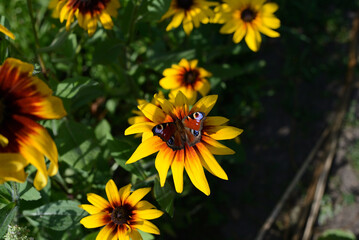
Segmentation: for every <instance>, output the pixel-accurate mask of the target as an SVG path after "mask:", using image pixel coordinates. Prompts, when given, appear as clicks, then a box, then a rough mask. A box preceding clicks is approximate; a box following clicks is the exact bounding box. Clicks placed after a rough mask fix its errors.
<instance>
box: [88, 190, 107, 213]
mask: <svg viewBox="0 0 359 240" xmlns="http://www.w3.org/2000/svg"><path fill="white" fill-rule="evenodd" d="M87 200H88V201H89V202H90V203H91V204H92V205H94V206H95V207H98V208H99V209H101V210H103V209H105V208H108V207H111V205H110V203H109V202H108V201H106V200H105V199H104V198H103V197H101V196H99V195H97V194H94V193H88V194H87Z"/></svg>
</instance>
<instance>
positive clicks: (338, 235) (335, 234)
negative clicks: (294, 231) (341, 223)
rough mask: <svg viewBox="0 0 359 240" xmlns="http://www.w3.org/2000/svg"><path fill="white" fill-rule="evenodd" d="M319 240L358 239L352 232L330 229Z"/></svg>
mask: <svg viewBox="0 0 359 240" xmlns="http://www.w3.org/2000/svg"><path fill="white" fill-rule="evenodd" d="M318 240H356V237H355V235H354V233H353V232H352V231H350V230H342V229H329V230H326V231H325V232H324V233H322V235H320V236H319V238H318Z"/></svg>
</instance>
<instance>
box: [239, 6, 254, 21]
mask: <svg viewBox="0 0 359 240" xmlns="http://www.w3.org/2000/svg"><path fill="white" fill-rule="evenodd" d="M256 16H257V13H256V12H255V11H253V10H252V9H250V8H246V9H244V10H243V11H242V12H241V18H242V20H243V21H245V22H252V21H253V20H254V19H255V18H256Z"/></svg>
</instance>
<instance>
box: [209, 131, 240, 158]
mask: <svg viewBox="0 0 359 240" xmlns="http://www.w3.org/2000/svg"><path fill="white" fill-rule="evenodd" d="M202 141H203V142H204V144H205V146H206V148H208V150H209V151H210V152H211V153H212V154H214V155H231V154H235V151H233V150H232V149H230V148H228V147H226V146H224V145H223V144H221V143H219V142H217V141H216V140H214V139H212V138H210V137H207V136H205V135H202Z"/></svg>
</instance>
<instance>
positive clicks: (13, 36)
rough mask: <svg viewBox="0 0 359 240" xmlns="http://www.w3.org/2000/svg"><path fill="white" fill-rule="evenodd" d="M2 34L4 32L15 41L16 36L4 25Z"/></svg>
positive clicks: (0, 30)
mask: <svg viewBox="0 0 359 240" xmlns="http://www.w3.org/2000/svg"><path fill="white" fill-rule="evenodd" d="M0 32H2V33H3V34H5V35H6V36H8V37H9V38H11V39H12V40H14V39H15V35H14V34H13V33H12V32H10V31H9V29H7V28H6V27H4V26H3V25H1V24H0Z"/></svg>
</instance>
